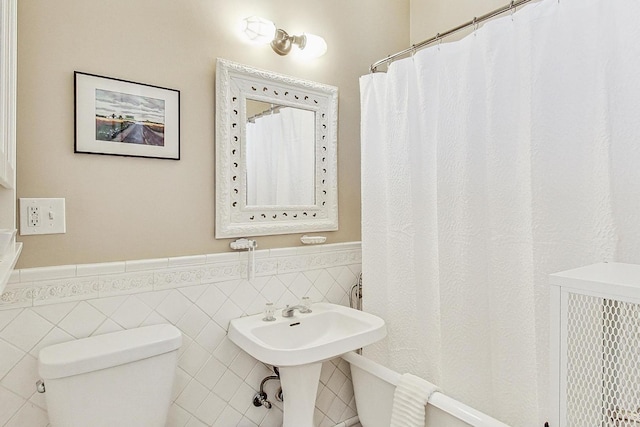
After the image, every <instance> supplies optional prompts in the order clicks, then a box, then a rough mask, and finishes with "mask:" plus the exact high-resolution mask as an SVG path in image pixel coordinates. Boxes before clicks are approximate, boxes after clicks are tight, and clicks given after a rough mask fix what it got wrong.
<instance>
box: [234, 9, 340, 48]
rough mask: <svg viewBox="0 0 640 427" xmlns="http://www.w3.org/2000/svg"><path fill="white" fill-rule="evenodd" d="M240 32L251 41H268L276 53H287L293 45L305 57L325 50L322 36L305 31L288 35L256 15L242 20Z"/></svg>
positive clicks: (261, 42)
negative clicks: (298, 34) (295, 34)
mask: <svg viewBox="0 0 640 427" xmlns="http://www.w3.org/2000/svg"><path fill="white" fill-rule="evenodd" d="M242 33H243V34H244V36H245V37H246V38H247V39H248V40H249V41H250V42H251V43H254V44H267V43H269V44H270V45H271V48H272V49H273V50H274V52H276V53H277V54H278V55H287V54H288V53H289V52H291V49H292V47H293V46H294V45H295V46H297V47H298V49H300V55H301V56H303V57H305V58H317V57H319V56H322V55H324V54H325V53H326V52H327V42H325V41H324V39H323V38H322V37H320V36H316V35H315V34H307V33H302V35H300V36H290V35H289V34H287V32H286V31H285V30H282V29H280V28H276V25H275V24H274V23H273V22H271V21H269V20H267V19H264V18H260V17H258V16H250V17H249V18H245V19H243V20H242Z"/></svg>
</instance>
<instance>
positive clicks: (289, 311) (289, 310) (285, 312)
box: [282, 305, 311, 317]
mask: <svg viewBox="0 0 640 427" xmlns="http://www.w3.org/2000/svg"><path fill="white" fill-rule="evenodd" d="M293 310H298V311H299V312H300V313H311V309H310V308H307V307H305V306H304V305H294V306H293V307H289V306H286V307H285V308H283V309H282V317H293Z"/></svg>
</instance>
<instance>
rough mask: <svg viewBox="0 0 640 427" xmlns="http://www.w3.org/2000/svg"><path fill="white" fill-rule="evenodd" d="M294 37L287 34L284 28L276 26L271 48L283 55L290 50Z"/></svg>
mask: <svg viewBox="0 0 640 427" xmlns="http://www.w3.org/2000/svg"><path fill="white" fill-rule="evenodd" d="M294 38H295V36H294V37H291V36H289V34H287V32H286V31H285V30H281V29H280V28H278V29H277V30H276V36H275V37H274V38H273V40H272V41H271V48H272V49H273V51H274V52H275V53H277V54H278V55H281V56H284V55H287V54H288V53H289V52H291V47H292V46H293V39H294Z"/></svg>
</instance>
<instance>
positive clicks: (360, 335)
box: [229, 303, 387, 367]
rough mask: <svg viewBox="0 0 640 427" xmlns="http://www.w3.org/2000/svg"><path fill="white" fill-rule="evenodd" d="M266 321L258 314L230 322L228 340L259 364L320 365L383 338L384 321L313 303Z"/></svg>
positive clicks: (346, 308) (278, 313) (339, 307)
mask: <svg viewBox="0 0 640 427" xmlns="http://www.w3.org/2000/svg"><path fill="white" fill-rule="evenodd" d="M312 310H313V312H312V313H299V312H298V311H297V310H296V311H295V312H294V316H293V317H289V318H284V317H282V315H281V313H282V312H281V311H280V312H277V313H276V315H275V317H276V320H275V321H272V322H266V321H264V320H262V318H263V317H264V316H263V315H262V314H258V315H254V316H247V317H241V318H238V319H234V320H232V321H231V324H230V325H229V339H230V340H231V341H233V342H234V343H236V344H237V345H238V346H239V347H240V348H241V349H243V350H244V351H246V352H247V353H249V354H250V355H252V356H253V357H255V358H256V359H258V360H260V361H261V362H264V363H267V364H270V365H274V366H278V367H282V366H296V365H304V364H307V363H313V362H322V361H325V360H328V359H332V358H334V357H337V356H340V355H341V354H344V353H347V352H349V351H352V350H355V349H358V348H360V347H364V346H366V345H369V344H371V343H374V342H376V341H378V340H380V339H382V338H384V337H385V335H386V334H387V330H386V327H385V324H384V320H382V319H381V318H379V317H377V316H374V315H373V314H369V313H365V312H363V311H359V310H354V309H352V308H348V307H343V306H341V305H336V304H329V303H317V304H314V305H313V306H312Z"/></svg>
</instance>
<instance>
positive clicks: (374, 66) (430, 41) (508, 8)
mask: <svg viewBox="0 0 640 427" xmlns="http://www.w3.org/2000/svg"><path fill="white" fill-rule="evenodd" d="M531 1H534V0H518V1H513V0H512V1H511V3H509V4H508V5H506V6H503V7H501V8H498V9H496V10H494V11H491V12H489V13H487V14H484V15H482V16H478V17H475V18H473V19H472V20H471V21H469V22H465V23H464V24H461V25H458V26H457V27H455V28H452V29H450V30H447V31H445V32H444V33H438V34H436V35H435V36H433V37H431V38H430V39H427V40H423V41H421V42H419V43H416V44H412V45H411V47H408V48H406V49H405V50H401V51H400V52H396V53H394V54H393V55H389V56H387V57H386V58H384V59H381V60H380V61H377V62H374V63H373V64H371V67H369V71H370V72H372V73H375V72H377V71H378V67H379V66H380V65H382V64H386V63H389V62H393V61H394V60H395V59H397V58H399V57H401V56H404V55H408V54H412V53H415V52H416V51H417V50H418V49H422V48H423V47H427V46H429V45H431V44H433V43H436V42H439V41H441V40H442V39H443V38H445V37H448V36H450V35H452V34H455V33H457V32H458V31H460V30H464V29H465V28H468V27H476V26H478V25H480V24H481V23H483V22H485V21H488V20H489V19H491V18H495V17H496V16H498V15H501V14H503V13H505V12H509V11H512V12H514V11H515V10H516V8H517V7H519V6H522V5H523V4H527V3H529V2H531ZM558 1H560V0H558Z"/></svg>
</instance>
